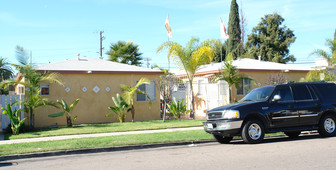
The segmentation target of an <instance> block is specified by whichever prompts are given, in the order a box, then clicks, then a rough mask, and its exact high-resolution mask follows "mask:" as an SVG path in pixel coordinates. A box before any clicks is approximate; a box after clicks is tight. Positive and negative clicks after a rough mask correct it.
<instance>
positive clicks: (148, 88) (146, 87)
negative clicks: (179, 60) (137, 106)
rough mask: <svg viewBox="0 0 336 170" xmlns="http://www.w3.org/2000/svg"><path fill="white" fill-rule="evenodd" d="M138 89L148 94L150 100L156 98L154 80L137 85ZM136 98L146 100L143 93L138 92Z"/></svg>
mask: <svg viewBox="0 0 336 170" xmlns="http://www.w3.org/2000/svg"><path fill="white" fill-rule="evenodd" d="M138 89H139V90H141V91H143V92H145V93H146V94H147V95H148V96H149V98H150V99H151V101H155V100H156V95H155V82H154V81H151V84H143V85H141V86H139V88H138ZM136 100H137V101H148V98H147V97H146V95H145V94H138V95H137V99H136Z"/></svg>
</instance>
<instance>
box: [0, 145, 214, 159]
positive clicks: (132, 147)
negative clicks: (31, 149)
mask: <svg viewBox="0 0 336 170" xmlns="http://www.w3.org/2000/svg"><path fill="white" fill-rule="evenodd" d="M211 142H215V141H214V140H204V141H188V142H173V143H156V144H144V145H129V146H113V147H104V148H88V149H75V150H64V151H50V152H35V153H28V154H16V155H8V156H6V155H5V156H1V157H0V162H1V161H8V160H15V159H26V158H40V157H46V156H64V155H73V154H87V153H99V152H114V151H129V150H138V149H150V148H161V147H167V146H182V145H193V144H202V143H211Z"/></svg>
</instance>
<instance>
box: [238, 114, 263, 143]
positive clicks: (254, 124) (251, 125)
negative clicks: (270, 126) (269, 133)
mask: <svg viewBox="0 0 336 170" xmlns="http://www.w3.org/2000/svg"><path fill="white" fill-rule="evenodd" d="M241 135H242V138H243V140H244V142H245V143H259V142H261V141H262V140H263V139H264V136H265V130H264V125H263V124H262V123H261V122H260V121H259V120H255V119H252V120H248V121H247V122H246V123H245V124H244V126H243V129H242V132H241Z"/></svg>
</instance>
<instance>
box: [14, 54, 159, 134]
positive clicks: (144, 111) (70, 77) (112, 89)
mask: <svg viewBox="0 0 336 170" xmlns="http://www.w3.org/2000/svg"><path fill="white" fill-rule="evenodd" d="M36 69H37V70H38V71H39V72H56V73H59V74H60V78H61V81H62V82H63V84H64V85H63V86H61V85H57V84H49V83H41V85H40V87H41V95H42V96H44V97H47V98H49V99H50V100H54V101H56V100H62V99H63V100H65V101H66V102H67V103H68V104H69V103H72V102H73V101H74V100H75V99H77V98H80V101H79V103H78V104H77V106H76V107H75V109H74V110H73V112H72V113H73V114H72V115H73V117H74V116H78V117H77V119H76V121H75V122H74V124H89V123H107V122H117V121H118V120H117V119H116V118H114V117H105V115H106V114H108V113H112V111H111V110H109V109H108V107H109V106H114V103H113V101H112V97H115V96H116V94H117V93H119V94H121V93H122V91H121V87H120V85H121V84H125V85H128V86H135V85H136V83H137V81H138V80H140V78H142V77H146V78H148V79H149V80H151V84H150V85H144V87H143V88H142V90H144V91H145V92H146V93H147V94H148V95H149V96H150V98H151V101H152V105H151V107H150V108H149V101H148V99H147V98H144V97H140V96H138V97H137V99H136V100H135V121H143V120H157V119H160V97H159V94H160V93H159V89H158V86H157V85H155V81H156V80H158V79H159V76H160V75H161V74H163V72H161V71H157V70H152V69H148V68H143V67H137V66H133V65H128V64H121V63H116V62H111V61H106V60H101V59H93V58H89V57H77V58H74V59H69V60H65V61H61V62H55V63H50V64H45V65H40V66H37V68H36ZM18 88H19V87H18ZM16 91H19V89H16ZM21 91H23V90H21ZM60 111H61V110H60V109H56V108H54V107H51V106H45V107H43V108H39V109H37V110H36V112H35V118H34V122H35V127H48V126H64V125H66V118H65V117H57V118H50V117H48V115H49V114H51V113H56V112H60ZM126 121H131V114H130V113H128V114H127V116H126Z"/></svg>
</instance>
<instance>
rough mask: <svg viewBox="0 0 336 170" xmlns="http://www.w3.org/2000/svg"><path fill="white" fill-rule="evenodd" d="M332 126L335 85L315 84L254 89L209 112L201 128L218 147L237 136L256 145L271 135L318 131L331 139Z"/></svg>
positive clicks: (295, 134)
mask: <svg viewBox="0 0 336 170" xmlns="http://www.w3.org/2000/svg"><path fill="white" fill-rule="evenodd" d="M335 122H336V84H334V83H325V82H319V83H288V84H281V85H270V86H264V87H260V88H256V89H254V90H252V91H251V92H250V93H249V94H247V95H246V96H245V97H244V98H243V99H241V100H240V101H239V102H238V103H235V104H231V105H226V106H222V107H217V108H214V109H212V110H209V111H208V112H207V121H206V122H203V124H204V129H205V131H206V132H208V133H211V134H213V136H214V138H215V139H216V140H217V141H218V142H220V143H228V142H230V141H231V140H232V138H233V136H239V135H241V137H242V139H243V140H244V142H246V143H259V142H261V141H262V140H263V138H264V135H265V133H273V132H284V133H285V134H286V135H287V136H289V137H297V136H298V135H300V133H301V131H306V130H318V132H319V133H320V135H321V136H326V137H329V136H335V134H336V131H335Z"/></svg>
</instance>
